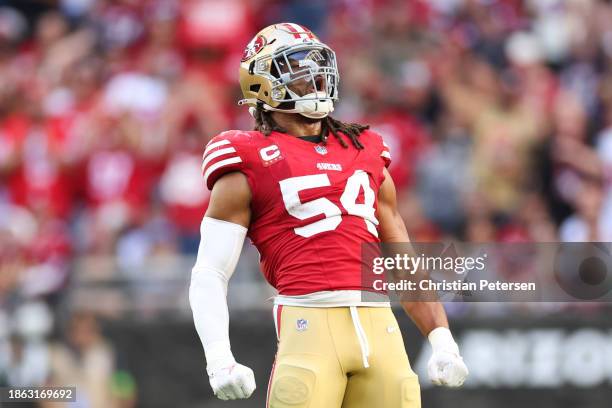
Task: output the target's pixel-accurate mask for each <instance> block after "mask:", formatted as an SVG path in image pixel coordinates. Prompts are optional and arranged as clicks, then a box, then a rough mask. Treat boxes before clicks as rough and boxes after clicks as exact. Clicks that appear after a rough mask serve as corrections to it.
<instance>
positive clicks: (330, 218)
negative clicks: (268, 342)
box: [189, 23, 468, 408]
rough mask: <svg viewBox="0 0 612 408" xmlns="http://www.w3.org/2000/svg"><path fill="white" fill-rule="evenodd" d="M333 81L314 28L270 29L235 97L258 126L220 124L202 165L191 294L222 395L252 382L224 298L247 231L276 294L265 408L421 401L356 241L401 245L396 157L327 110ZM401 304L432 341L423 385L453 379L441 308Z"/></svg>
mask: <svg viewBox="0 0 612 408" xmlns="http://www.w3.org/2000/svg"><path fill="white" fill-rule="evenodd" d="M338 80H339V75H338V67H337V64H336V57H335V54H334V52H333V51H332V50H331V49H330V48H329V47H328V46H326V45H325V44H323V43H322V42H320V41H319V39H318V38H317V37H316V36H315V35H314V34H313V33H312V32H311V31H309V30H308V29H306V28H304V27H302V26H299V25H297V24H292V23H284V24H275V25H272V26H269V27H267V28H265V29H263V30H262V31H260V32H259V33H258V34H257V35H256V36H255V38H253V40H252V41H251V42H250V43H249V44H248V46H247V47H246V50H245V51H244V55H243V58H242V62H241V65H240V86H241V88H242V92H243V94H244V97H245V99H243V100H242V101H240V104H245V105H248V106H249V110H250V112H251V114H252V116H253V117H254V118H255V123H256V124H255V130H254V131H238V130H231V131H227V132H223V133H221V134H220V135H218V136H216V137H215V138H213V139H212V140H211V141H210V142H209V143H208V145H207V146H206V149H205V152H204V163H203V167H202V168H203V173H204V180H205V183H206V186H207V187H208V188H209V189H211V190H212V193H211V199H210V205H209V207H208V210H207V212H206V215H205V217H204V219H203V220H202V224H201V235H202V238H201V242H200V247H199V252H198V257H197V260H196V264H195V266H194V268H193V271H192V281H191V286H190V296H189V297H190V303H191V307H192V310H193V316H194V321H195V326H196V329H197V332H198V334H199V336H200V339H201V341H202V343H203V346H204V352H205V355H206V361H207V372H208V375H209V379H210V384H211V387H212V389H213V391H214V393H215V395H216V396H217V397H219V398H221V399H224V400H226V399H239V398H248V397H249V396H250V395H251V394H252V393H253V391H254V389H255V380H254V376H253V371H252V370H251V369H249V368H248V367H245V366H243V365H241V364H239V363H237V362H236V360H235V359H234V356H233V354H232V351H231V347H230V341H229V333H228V320H229V318H228V310H227V302H226V293H227V285H228V281H229V279H230V277H231V275H232V273H233V271H234V268H235V266H236V262H237V261H238V257H239V255H240V252H241V249H242V245H243V242H244V238H245V236H247V235H248V236H249V238H250V239H251V240H252V242H253V243H254V244H255V246H256V247H257V249H258V250H259V253H260V255H261V269H262V272H263V274H264V275H265V278H266V279H267V281H268V282H269V283H270V284H271V285H272V286H274V287H275V288H276V289H277V290H278V296H277V297H276V298H275V302H274V322H275V324H276V335H277V337H278V352H277V355H276V359H275V363H274V365H273V367H272V374H271V376H270V381H269V384H268V397H267V401H268V402H267V406H269V407H275V408H278V407H292V408H299V407H317V408H318V407H326V408H332V407H344V408H360V407H363V408H366V407H367V408H371V407H385V408H393V407H398V408H399V407H410V408H413V407H419V406H420V391H419V383H418V379H417V376H416V374H415V373H414V372H413V371H412V369H411V368H410V364H409V362H408V357H407V355H406V351H405V349H404V343H403V340H402V336H401V333H400V331H399V329H398V325H397V322H396V320H395V317H394V315H393V313H392V311H391V308H390V305H389V302H388V301H386V302H379V301H365V300H364V299H363V298H362V293H363V292H362V291H363V290H364V288H363V287H362V286H363V285H362V282H361V246H362V244H363V243H367V242H408V241H409V238H408V235H407V233H406V228H405V226H404V223H403V221H402V219H401V218H400V215H399V214H398V212H397V208H396V193H395V187H394V184H393V180H392V179H391V177H390V176H389V173H388V171H387V169H386V167H387V166H389V163H390V162H391V153H390V152H389V149H388V148H387V146H386V145H385V144H384V143H383V140H382V138H381V136H380V135H378V134H376V133H374V132H372V131H370V130H368V127H367V126H362V125H358V124H346V123H343V122H341V121H339V120H337V119H334V118H332V117H331V116H330V113H332V111H333V109H334V102H335V101H336V100H337V99H338ZM387 300H388V299H387ZM403 306H404V309H405V310H406V312H407V313H408V314H409V316H410V317H411V318H412V319H413V321H414V322H415V323H416V325H417V326H418V328H419V329H420V330H421V332H422V333H423V334H424V335H425V336H427V337H428V339H429V341H430V343H431V346H432V348H433V355H432V357H431V359H430V361H429V363H428V372H429V376H430V379H431V381H433V382H434V383H435V384H439V385H446V386H450V387H458V386H460V385H462V383H463V382H464V380H465V378H466V376H467V374H468V370H467V368H466V366H465V364H464V363H463V360H462V358H461V356H460V354H459V350H458V347H457V344H456V343H455V341H454V340H453V336H452V335H451V332H450V331H449V329H448V322H447V318H446V314H445V312H444V309H443V307H442V305H441V304H440V303H437V302H403Z"/></svg>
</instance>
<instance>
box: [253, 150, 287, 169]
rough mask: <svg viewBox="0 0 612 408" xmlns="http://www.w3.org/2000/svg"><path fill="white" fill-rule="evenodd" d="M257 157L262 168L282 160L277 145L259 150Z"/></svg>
mask: <svg viewBox="0 0 612 408" xmlns="http://www.w3.org/2000/svg"><path fill="white" fill-rule="evenodd" d="M259 157H261V160H262V161H263V165H264V166H269V165H271V164H272V163H276V162H277V161H279V160H281V159H282V158H283V156H281V152H280V149H279V148H278V146H277V145H270V146H266V147H264V148H262V149H259Z"/></svg>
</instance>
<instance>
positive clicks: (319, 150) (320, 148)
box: [314, 145, 327, 155]
mask: <svg viewBox="0 0 612 408" xmlns="http://www.w3.org/2000/svg"><path fill="white" fill-rule="evenodd" d="M314 149H315V151H316V152H317V153H319V154H321V155H325V154H327V148H326V147H325V146H321V145H316V146H315V148H314Z"/></svg>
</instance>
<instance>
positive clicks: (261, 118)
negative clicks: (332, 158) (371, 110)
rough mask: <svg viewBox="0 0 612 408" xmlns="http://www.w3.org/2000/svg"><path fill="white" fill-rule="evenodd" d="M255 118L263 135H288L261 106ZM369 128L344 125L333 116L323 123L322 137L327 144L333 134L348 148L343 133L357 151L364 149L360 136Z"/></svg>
mask: <svg viewBox="0 0 612 408" xmlns="http://www.w3.org/2000/svg"><path fill="white" fill-rule="evenodd" d="M253 116H254V117H255V130H257V131H259V132H261V133H263V134H264V135H266V136H268V135H269V134H270V133H272V132H281V133H286V130H285V129H283V128H282V127H280V126H278V125H277V124H276V122H274V119H272V114H271V112H268V111H266V110H264V109H263V108H262V107H261V106H259V105H258V106H257V107H256V108H255V112H254V115H253ZM369 128H370V126H369V125H360V124H358V123H344V122H341V121H339V120H337V119H334V118H332V117H331V116H326V117H325V118H324V119H323V120H322V121H321V137H322V139H323V144H327V138H328V137H329V134H330V133H331V134H332V135H334V137H335V138H336V139H338V141H339V142H340V145H342V147H348V144H346V141H345V140H344V138H343V137H342V136H341V135H340V133H342V134H343V135H345V136H346V137H348V138H349V139H350V140H351V142H352V143H353V146H355V147H356V148H357V149H363V144H361V142H360V141H359V135H361V133H362V132H363V131H364V130H366V129H369Z"/></svg>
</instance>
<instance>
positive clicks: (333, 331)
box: [266, 306, 421, 408]
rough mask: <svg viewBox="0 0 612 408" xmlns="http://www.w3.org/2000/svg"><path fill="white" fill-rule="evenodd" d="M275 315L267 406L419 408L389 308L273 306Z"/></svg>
mask: <svg viewBox="0 0 612 408" xmlns="http://www.w3.org/2000/svg"><path fill="white" fill-rule="evenodd" d="M351 309H352V310H351ZM274 312H275V316H274V318H275V324H276V329H277V335H278V337H279V343H278V352H277V354H276V359H275V362H274V366H273V367H272V374H271V376H270V383H269V384H268V398H267V404H266V406H267V407H269V408H419V407H420V406H421V397H420V389H419V382H418V378H417V376H416V374H415V373H414V372H413V371H412V369H411V368H410V363H409V362H408V356H407V355H406V351H405V349H404V342H403V340H402V335H401V333H400V330H399V327H398V324H397V321H396V320H395V316H394V315H393V312H392V311H391V309H390V308H386V307H353V308H349V307H334V308H313V307H293V306H275V308H274ZM366 366H367V368H366Z"/></svg>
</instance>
